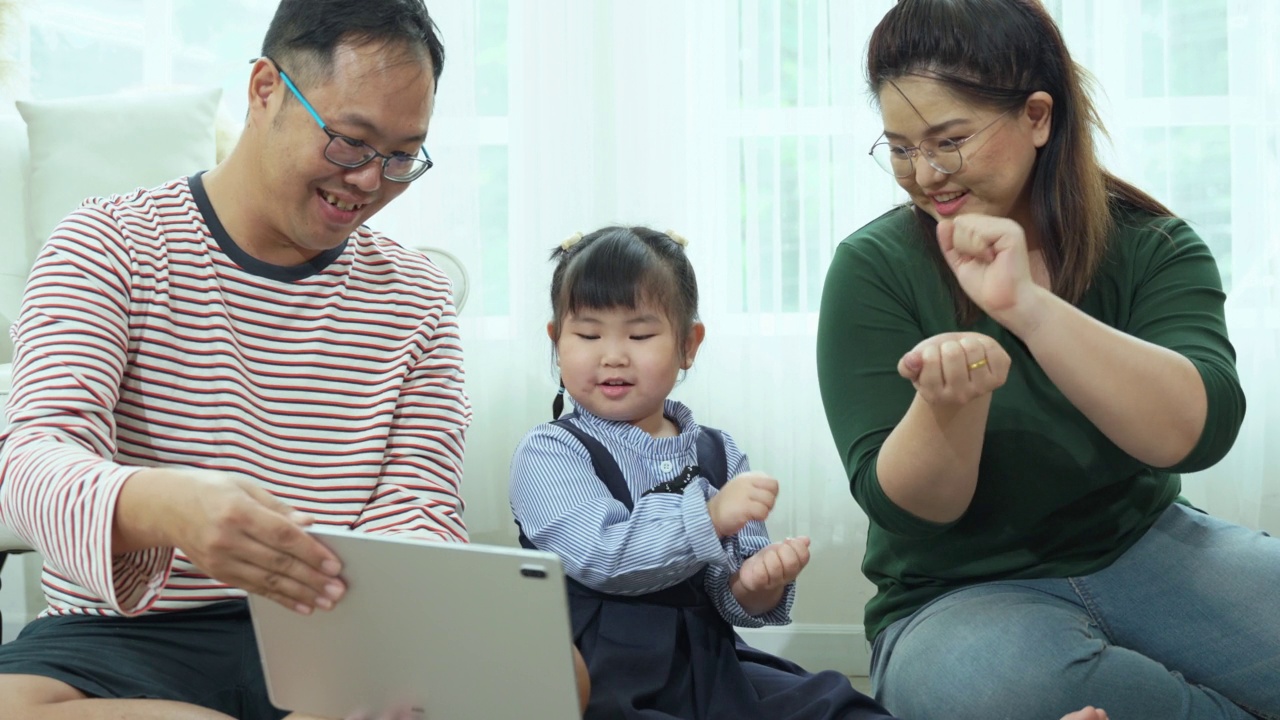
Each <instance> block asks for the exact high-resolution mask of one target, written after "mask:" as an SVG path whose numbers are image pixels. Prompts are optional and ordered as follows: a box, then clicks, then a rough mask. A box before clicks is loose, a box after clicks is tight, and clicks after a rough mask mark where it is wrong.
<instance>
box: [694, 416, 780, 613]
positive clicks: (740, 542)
mask: <svg viewBox="0 0 1280 720" xmlns="http://www.w3.org/2000/svg"><path fill="white" fill-rule="evenodd" d="M725 444H726V448H727V449H729V450H730V452H728V453H727V454H728V456H729V457H733V456H734V455H735V454H736V455H737V457H738V462H737V464H736V466H735V467H733V468H731V469H730V472H729V478H730V479H732V478H735V477H737V476H738V475H741V474H742V473H744V472H748V471H750V470H751V465H750V462H749V461H748V460H747V456H746V454H745V453H741V452H738V451H737V445H736V444H734V441H733V438H731V437H730V436H729V434H728V433H725ZM707 493H708V495H707V500H708V501H710V499H711V498H712V497H714V496H715V493H716V490H715V489H714V488H710V487H708V489H707ZM768 544H769V532H768V530H766V529H765V525H764V523H762V522H758V521H755V520H753V521H751V522H749V523H747V525H746V526H745V527H744V528H742V530H740V531H738V534H737V535H734V536H732V537H728V538H725V539H724V546H725V552H726V554H727V555H728V557H729V562H728V563H727V564H722V565H709V566H707V574H706V578H705V581H704V587H706V589H707V594H708V595H710V596H711V601H712V603H713V604H714V605H715V606H716V610H718V611H719V612H720V616H721V617H723V618H724V619H725V620H726V621H727V622H729V623H730V624H732V625H735V626H737V627H752V628H754V627H763V626H765V625H787V624H789V623H790V622H791V606H792V604H793V603H794V602H795V597H796V584H795V583H794V582H793V583H789V584H788V585H787V588H786V590H785V591H784V593H783V595H782V600H781V602H779V603H778V605H777V606H776V607H774V608H772V609H771V610H769V611H768V612H765V613H763V614H761V615H751V614H750V613H748V612H747V611H746V609H744V608H743V607H742V604H741V603H739V602H738V598H736V597H734V595H733V591H732V590H730V589H729V580H730V579H731V578H732V576H733V574H734V573H736V572H738V570H739V569H741V568H742V563H743V562H745V561H746V559H747V558H749V557H751V556H752V555H755V554H756V553H758V552H760V551H761V550H762V549H764V547H765V546H766V545H768Z"/></svg>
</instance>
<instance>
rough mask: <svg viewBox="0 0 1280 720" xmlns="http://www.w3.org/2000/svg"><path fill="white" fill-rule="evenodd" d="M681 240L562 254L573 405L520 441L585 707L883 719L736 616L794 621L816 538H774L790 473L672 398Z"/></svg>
mask: <svg viewBox="0 0 1280 720" xmlns="http://www.w3.org/2000/svg"><path fill="white" fill-rule="evenodd" d="M683 245H684V241H683V239H681V238H680V237H679V236H676V235H672V234H663V233H659V232H655V231H653V230H649V229H646V228H639V227H637V228H622V227H611V228H605V229H603V230H600V231H598V232H595V233H592V234H590V235H588V236H586V237H582V236H581V235H578V236H575V237H573V238H570V240H567V241H565V243H564V244H563V245H561V247H560V248H559V249H557V250H556V252H555V253H554V254H553V256H552V258H553V259H555V260H557V261H558V263H559V264H558V265H557V267H556V269H555V274H554V276H553V278H552V282H551V304H552V309H553V311H554V319H553V320H552V321H551V322H550V323H548V325H547V334H548V335H549V336H550V337H551V341H552V343H554V346H555V350H556V354H557V357H558V358H559V365H560V376H561V383H562V386H563V389H562V391H561V392H562V393H565V392H567V393H568V394H569V397H570V398H571V399H572V400H573V404H574V406H575V408H576V410H575V412H573V413H572V414H570V415H568V416H567V417H566V418H564V419H561V420H558V421H557V422H555V423H547V424H544V425H540V426H538V427H537V428H535V429H534V430H533V431H532V432H530V433H529V435H528V436H526V437H525V439H524V441H523V442H522V443H521V444H520V446H519V448H518V449H517V450H516V454H515V459H514V461H513V463H512V470H511V506H512V510H513V511H514V513H515V517H516V522H517V523H518V524H519V525H520V528H521V530H522V533H523V535H524V536H525V538H524V539H525V540H527V541H531V542H528V543H527V544H531V545H532V546H536V547H538V548H540V549H543V550H547V551H550V552H554V553H556V554H557V555H559V556H560V558H561V560H562V561H563V563H564V567H565V571H566V572H567V574H568V575H569V577H570V578H571V581H570V604H571V608H572V616H573V631H574V639H575V641H576V643H577V645H578V647H579V648H580V649H581V651H582V654H583V656H584V657H585V658H586V662H587V666H588V668H589V669H590V676H591V697H590V702H589V705H588V707H587V712H586V717H587V718H720V717H723V718H761V719H762V720H765V719H767V720H786V719H788V718H794V719H797V720H798V719H800V718H887V717H889V716H888V714H887V713H886V712H885V711H884V710H883V709H881V708H880V707H879V706H878V705H877V704H876V703H875V702H874V701H872V700H871V699H870V698H867V697H865V696H863V695H861V694H860V693H858V692H857V691H855V690H853V688H852V687H851V686H850V684H849V681H848V680H847V679H846V678H845V677H844V676H842V675H840V674H838V673H835V672H830V671H828V672H823V673H819V674H817V675H812V674H810V673H807V672H805V671H804V670H803V669H801V668H799V667H797V666H796V665H794V664H792V663H790V662H787V661H785V660H782V659H780V658H776V657H772V656H770V655H767V654H765V653H762V652H759V651H757V650H754V649H752V648H750V647H748V646H747V645H745V644H744V643H743V642H742V641H741V640H740V639H739V638H738V636H737V634H736V633H735V632H734V630H733V627H734V626H735V625H736V626H739V627H760V626H763V625H783V624H786V623H788V622H790V617H789V611H790V609H791V604H792V601H793V598H794V595H795V586H794V583H793V581H794V580H795V578H796V576H797V575H799V573H800V571H801V570H802V569H804V566H805V564H806V563H808V561H809V540H808V538H789V539H787V540H785V541H783V542H778V543H770V542H769V538H768V536H767V535H766V534H765V528H764V524H763V521H764V519H765V518H766V517H767V516H768V514H769V511H770V509H771V508H772V507H773V503H774V499H775V497H776V496H777V494H778V482H777V480H775V479H773V478H772V477H769V476H768V475H765V474H764V473H760V472H750V471H749V468H748V466H747V458H746V456H745V455H744V454H743V453H742V451H741V450H740V449H739V448H738V446H737V444H736V443H734V441H733V438H731V437H730V436H729V435H728V434H725V433H719V432H717V431H713V430H710V429H708V428H700V427H699V426H698V424H697V423H696V422H695V421H694V418H693V413H692V412H691V411H690V410H689V408H687V407H685V406H684V405H682V404H680V403H678V402H676V401H674V400H668V399H667V394H668V393H670V392H671V388H672V387H673V386H674V385H675V383H676V379H677V376H678V375H679V373H680V371H681V370H687V369H689V367H690V366H691V365H692V364H693V360H694V357H695V356H696V355H697V352H698V346H699V345H700V344H701V342H702V339H703V336H704V334H705V329H704V327H703V325H702V323H700V322H698V319H697V318H698V287H697V281H696V280H695V278H694V273H693V268H692V267H691V266H690V264H689V260H688V258H687V257H686V256H685V254H684V249H683ZM562 403H563V400H562V397H557V401H556V406H555V407H556V415H557V416H559V414H560V413H559V410H560V408H561V407H562ZM716 486H721V487H719V489H718V490H717V489H716Z"/></svg>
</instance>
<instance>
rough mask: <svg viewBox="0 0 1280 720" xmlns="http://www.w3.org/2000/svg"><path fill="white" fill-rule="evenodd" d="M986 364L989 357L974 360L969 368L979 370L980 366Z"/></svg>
mask: <svg viewBox="0 0 1280 720" xmlns="http://www.w3.org/2000/svg"><path fill="white" fill-rule="evenodd" d="M986 364H987V359H986V358H982V359H981V360H976V361H974V362H971V363H969V369H970V370H977V369H978V368H980V367H982V366H984V365H986Z"/></svg>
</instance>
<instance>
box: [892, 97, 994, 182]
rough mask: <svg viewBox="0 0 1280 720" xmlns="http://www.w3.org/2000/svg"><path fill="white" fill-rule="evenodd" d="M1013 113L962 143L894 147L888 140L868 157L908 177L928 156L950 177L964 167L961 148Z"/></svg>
mask: <svg viewBox="0 0 1280 720" xmlns="http://www.w3.org/2000/svg"><path fill="white" fill-rule="evenodd" d="M1011 112H1013V110H1007V111H1005V112H1003V113H1000V114H999V115H997V116H996V119H995V120H992V121H991V122H989V123H987V124H986V125H983V126H982V127H981V128H980V129H979V130H977V131H976V132H974V133H973V134H972V135H970V136H969V137H965V138H960V139H959V140H952V139H950V138H936V137H930V138H925V139H923V140H921V141H920V144H919V145H916V146H915V147H903V146H902V145H894V144H892V143H890V142H889V141H888V140H881V141H879V142H877V143H876V144H875V145H872V146H871V150H870V152H868V153H867V154H868V155H870V156H871V157H873V158H875V161H876V164H877V165H879V166H880V167H881V168H883V169H884V171H885V172H887V173H889V174H890V175H892V176H894V177H898V178H904V177H909V176H911V175H914V174H915V171H916V166H915V158H916V156H917V155H922V156H924V159H925V162H927V163H929V165H930V166H931V167H933V169H934V170H937V171H938V172H940V173H944V174H947V175H950V174H952V173H956V172H959V171H960V168H962V167H964V156H962V155H961V154H960V146H961V145H964V144H965V143H967V142H969V141H970V140H972V139H973V138H974V137H975V136H977V135H978V133H980V132H982V131H983V130H986V129H987V128H989V127H991V126H992V125H995V124H996V123H997V122H999V121H1000V120H1001V119H1003V118H1004V117H1005V116H1006V115H1008V114H1009V113H1011Z"/></svg>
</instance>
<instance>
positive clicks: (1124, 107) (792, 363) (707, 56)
mask: <svg viewBox="0 0 1280 720" xmlns="http://www.w3.org/2000/svg"><path fill="white" fill-rule="evenodd" d="M1046 4H1047V5H1048V6H1049V8H1050V10H1051V12H1053V13H1054V15H1055V17H1056V18H1058V19H1059V21H1060V22H1061V26H1062V28H1063V31H1064V33H1065V35H1066V37H1067V41H1068V43H1069V45H1070V47H1071V49H1072V50H1073V52H1074V53H1075V55H1076V58H1077V59H1078V60H1079V61H1080V62H1081V63H1083V64H1084V65H1086V66H1087V67H1088V68H1090V69H1091V70H1092V71H1093V73H1094V74H1095V75H1096V76H1097V79H1098V81H1099V89H1098V94H1097V96H1098V99H1099V102H1100V105H1101V108H1102V113H1103V118H1104V120H1105V122H1106V123H1107V125H1108V128H1109V130H1110V132H1111V137H1112V143H1111V145H1110V150H1109V151H1108V153H1109V154H1108V162H1109V164H1110V166H1111V167H1112V168H1113V169H1114V170H1116V171H1117V172H1118V173H1119V174H1121V175H1122V176H1124V177H1126V178H1128V179H1130V180H1132V181H1135V182H1136V183H1138V184H1139V185H1140V186H1142V187H1144V188H1146V189H1148V190H1150V191H1151V192H1153V193H1154V194H1155V195H1156V196H1157V197H1158V198H1160V199H1162V200H1164V201H1166V202H1167V203H1168V204H1170V205H1171V206H1172V207H1173V209H1174V210H1175V211H1176V212H1178V213H1180V214H1182V215H1184V216H1185V217H1187V218H1188V219H1189V220H1190V221H1191V222H1192V223H1193V224H1194V225H1195V226H1196V227H1197V228H1198V229H1199V230H1200V231H1201V233H1202V234H1203V235H1204V236H1205V237H1206V239H1207V240H1208V241H1209V242H1210V244H1211V245H1212V247H1213V248H1214V251H1215V253H1216V254H1217V256H1218V258H1219V261H1220V263H1221V266H1222V270H1223V275H1224V277H1225V278H1226V280H1227V282H1228V283H1229V286H1230V300H1229V307H1228V313H1229V321H1230V325H1231V334H1232V339H1233V340H1234V342H1235V345H1236V348H1237V350H1238V353H1239V370H1240V374H1241V379H1242V382H1243V383H1244V386H1245V390H1246V393H1247V395H1248V400H1249V410H1248V416H1247V419H1246V422H1245V426H1244V428H1243V429H1242V431H1241V434H1240V438H1239V440H1238V441H1237V443H1236V446H1235V449H1234V450H1233V451H1232V453H1231V455H1230V456H1229V457H1228V458H1227V459H1226V460H1225V461H1223V462H1222V463H1220V464H1219V465H1218V466H1217V467H1215V468H1214V469H1212V470H1210V471H1207V472H1204V473H1200V474H1198V475H1197V476H1195V477H1190V478H1188V479H1187V483H1186V484H1187V495H1188V496H1189V497H1190V498H1191V499H1192V500H1193V501H1194V502H1195V503H1197V504H1198V505H1200V506H1202V507H1205V508H1207V509H1208V510H1210V511H1212V512H1214V513H1216V514H1218V515H1221V516H1223V517H1226V518H1229V519H1231V520H1235V521H1238V522H1241V523H1243V524H1245V525H1248V526H1251V527H1258V528H1265V529H1268V530H1270V531H1272V532H1280V450H1277V449H1275V448H1274V447H1273V446H1272V444H1271V443H1268V442H1267V440H1268V438H1269V437H1270V438H1275V437H1277V436H1280V380H1277V373H1275V372H1274V368H1275V366H1276V360H1277V351H1278V350H1280V257H1278V255H1280V234H1278V231H1277V229H1276V227H1277V225H1276V223H1275V221H1274V220H1273V219H1271V218H1272V216H1273V215H1274V209H1275V203H1276V201H1275V198H1277V197H1280V180H1277V177H1278V176H1280V172H1278V168H1280V130H1278V129H1277V120H1276V118H1277V117H1280V54H1278V53H1280V51H1277V49H1276V47H1275V45H1274V43H1273V42H1271V40H1270V39H1271V38H1275V37H1280V4H1278V3H1273V2H1271V1H1270V0H1057V1H1056V2H1053V1H1051V2H1048V3H1046ZM26 5H27V7H28V8H29V9H30V10H32V11H33V12H29V13H28V14H27V25H26V26H25V27H26V28H27V31H26V41H25V43H24V44H23V45H22V47H21V49H20V50H19V51H17V52H16V55H17V56H18V57H17V60H18V62H19V63H20V65H21V66H22V67H21V72H20V81H19V82H18V84H17V86H18V88H19V90H18V92H19V93H27V94H30V95H32V96H35V97H60V96H66V95H74V94H84V93H89V92H108V91H111V90H114V89H118V88H121V87H127V86H132V85H143V84H151V85H155V84H175V83H197V84H210V83H212V84H220V85H223V86H224V87H225V88H226V102H227V105H228V111H229V114H230V115H231V116H233V117H237V118H238V117H242V116H243V112H244V93H245V89H244V88H245V80H246V77H247V70H248V64H247V62H245V61H246V60H248V59H249V58H251V57H254V56H255V55H256V54H257V45H258V43H259V42H260V40H261V36H262V34H263V31H264V30H265V27H266V22H267V20H268V19H269V17H270V13H271V11H272V9H273V7H274V2H272V1H270V0H227V2H219V3H217V4H214V3H207V2H203V1H202V0H172V2H168V1H165V0H129V1H127V2H115V3H112V4H111V7H110V11H108V10H107V9H106V8H105V7H103V6H101V4H100V3H97V2H94V1H93V0H27V2H26ZM428 5H429V7H430V8H431V10H432V13H433V15H434V16H435V17H436V19H437V22H438V23H439V25H440V28H441V30H442V32H443V37H444V41H445V44H446V49H447V52H448V59H447V61H446V66H445V72H444V77H443V80H442V83H441V85H440V88H439V98H438V105H437V110H436V117H435V119H434V120H433V123H432V128H431V134H430V138H429V142H428V147H429V149H430V151H431V153H432V156H433V157H434V158H435V159H436V160H437V167H436V168H435V169H433V170H432V171H431V172H430V173H428V174H427V175H426V176H425V177H424V178H423V179H422V180H420V181H418V182H417V183H415V184H414V186H413V187H412V188H411V189H410V191H409V192H407V193H406V194H405V195H404V196H403V197H402V198H401V199H399V200H397V201H396V202H395V203H393V204H392V205H391V206H390V207H388V208H387V209H386V210H384V211H383V213H382V214H381V215H380V216H378V217H377V218H375V220H374V223H373V224H374V225H375V226H376V227H378V228H379V229H382V230H385V231H387V232H389V233H390V234H391V235H392V236H393V237H397V238H399V239H401V240H402V241H405V242H407V243H409V244H415V245H436V246H441V247H444V248H447V249H449V250H451V251H452V252H454V253H455V254H457V255H458V256H460V257H461V259H462V260H463V262H464V263H465V264H466V266H467V268H468V270H469V273H470V278H471V283H472V284H471V288H470V300H469V301H468V304H467V306H466V308H465V310H464V312H463V314H462V319H463V332H464V342H465V344H466V348H467V372H468V385H469V389H470V393H471V397H472V400H473V402H474V405H475V425H474V428H473V430H472V431H471V433H470V435H469V437H468V456H467V466H466V469H467V476H466V481H465V487H466V490H465V495H466V498H467V501H468V506H467V515H466V516H467V520H468V524H469V525H470V527H471V530H472V533H473V536H474V537H475V539H477V540H480V541H488V542H501V543H509V542H512V539H513V538H514V528H513V526H512V523H511V520H510V515H509V511H508V508H507V500H506V485H507V468H508V462H509V459H510V454H511V451H512V450H513V448H514V447H515V445H516V443H517V442H518V441H519V440H520V438H521V437H522V436H523V434H524V433H525V432H527V431H528V430H529V429H530V428H531V427H532V426H534V425H535V424H536V423H538V422H540V421H543V420H545V419H548V418H549V416H550V403H551V399H552V396H553V393H554V391H555V387H556V385H555V376H554V374H553V367H552V363H551V353H550V346H549V343H548V340H547V337H546V334H545V329H544V328H545V324H546V322H547V320H548V319H549V317H548V314H549V303H548V300H547V297H546V294H547V282H548V279H549V276H550V270H551V267H550V265H549V264H548V262H547V254H548V253H549V251H550V249H551V248H552V247H553V246H554V245H556V244H557V243H558V242H559V241H560V240H561V239H563V238H564V237H565V236H567V235H569V234H571V233H573V232H575V231H579V230H581V231H584V232H585V231H590V230H592V229H595V228H596V227H599V226H601V225H604V224H608V223H636V224H649V225H653V226H655V227H657V228H659V229H667V228H672V229H675V230H677V231H679V232H680V233H681V234H683V235H685V236H686V237H687V238H689V240H690V242H691V245H690V248H689V252H690V254H691V256H692V258H693V261H694V264H695V267H696V268H697V270H698V273H699V279H700V283H701V289H702V297H703V301H702V308H701V310H702V316H703V319H704V321H705V322H706V324H707V327H708V334H707V342H706V344H705V345H704V349H703V352H702V354H700V356H699V361H698V364H697V366H695V368H694V369H693V371H692V372H691V373H690V374H689V376H688V378H687V380H686V381H685V382H684V383H683V384H681V385H680V386H679V387H678V388H677V391H676V393H677V396H678V397H679V398H680V399H682V400H684V401H686V402H688V403H689V404H690V405H691V406H692V407H693V408H694V410H695V412H696V413H697V415H698V417H699V418H700V420H701V421H702V422H704V423H706V424H708V425H714V426H719V427H723V428H725V429H727V430H729V431H730V432H731V433H733V434H734V435H735V437H737V438H738V439H739V441H740V442H741V443H742V444H743V446H744V447H745V448H746V449H747V450H748V452H749V454H750V455H751V458H752V462H753V464H754V465H755V466H756V467H758V468H760V469H765V470H768V471H770V472H772V473H774V474H775V475H777V476H778V477H779V478H780V480H781V481H782V483H783V492H782V495H781V497H780V500H779V504H778V508H777V510H776V511H775V513H774V516H773V518H772V519H771V523H770V524H771V530H772V532H773V533H774V534H775V535H776V536H779V537H781V536H787V535H798V534H807V535H810V536H812V537H813V539H814V560H813V563H812V566H811V567H810V568H809V570H808V571H807V572H806V574H805V576H804V579H803V580H804V582H803V587H802V592H801V593H800V601H799V604H798V606H797V613H796V615H797V619H798V620H799V621H801V622H803V623H815V624H851V625H856V624H857V623H860V622H861V608H862V605H863V603H864V602H865V600H866V599H867V598H868V597H869V596H870V595H871V593H872V588H871V586H870V584H869V583H867V582H866V581H865V580H863V579H862V577H861V575H860V573H859V570H858V568H859V566H860V563H861V557H862V552H863V545H864V543H865V538H866V528H867V521H866V518H865V516H864V515H863V514H862V513H861V511H860V510H859V509H858V507H857V506H856V505H855V504H854V502H853V501H852V499H851V498H850V496H849V493H848V489H847V483H846V480H845V478H844V473H843V470H842V468H841V466H840V463H839V460H838V458H837V455H836V452H835V450H834V447H833V444H832V441H831V439H830V435H829V433H828V431H827V427H826V424H825V419H824V415H823V412H822V408H821V403H820V400H819V397H818V390H817V384H816V379H815V369H814V368H815V360H814V328H815V325H816V311H817V302H818V297H819V293H820V290H821V285H822V282H823V277H824V273H825V269H826V263H827V261H828V259H829V257H830V255H831V252H832V249H833V248H834V246H835V245H836V243H838V242H839V241H840V240H841V239H842V238H843V237H845V236H846V235H848V234H849V233H850V232H852V231H853V230H855V229H857V228H858V227H859V226H860V225H861V224H862V223H864V222H866V221H868V220H870V219H872V218H874V217H875V216H876V215H878V214H879V213H881V212H883V211H884V210H885V209H887V208H888V207H889V206H890V205H891V204H892V203H894V202H897V201H899V200H900V199H901V196H900V195H899V194H898V192H897V190H896V186H895V185H894V184H893V182H892V180H891V179H890V178H889V177H888V176H886V175H884V174H883V173H882V172H881V171H880V170H879V169H878V168H876V167H875V165H874V163H873V162H872V161H871V160H870V158H868V157H866V150H867V148H868V147H869V146H870V145H871V143H872V142H873V141H874V140H875V138H876V136H877V135H878V134H879V132H880V125H879V118H878V115H877V114H876V113H875V112H874V110H873V107H872V105H871V104H870V103H869V102H868V98H867V96H866V93H865V89H864V80H863V75H862V65H863V52H864V48H865V45H866V41H867V38H868V36H869V34H870V32H871V29H872V27H874V25H875V23H876V22H877V21H878V20H879V18H880V17H881V16H882V15H883V13H884V11H885V10H886V9H887V8H888V7H890V6H891V5H892V3H891V2H889V1H888V0H859V1H858V2H847V1H844V0H786V1H782V0H698V1H697V2H687V1H686V0H650V1H648V2H644V3H638V2H629V1H626V0H536V2H535V1H534V0H430V1H429V2H428Z"/></svg>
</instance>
